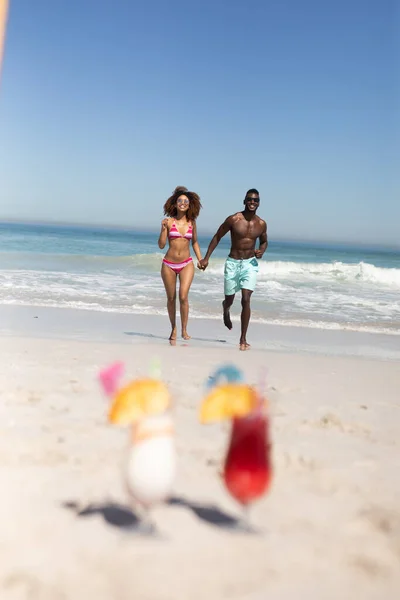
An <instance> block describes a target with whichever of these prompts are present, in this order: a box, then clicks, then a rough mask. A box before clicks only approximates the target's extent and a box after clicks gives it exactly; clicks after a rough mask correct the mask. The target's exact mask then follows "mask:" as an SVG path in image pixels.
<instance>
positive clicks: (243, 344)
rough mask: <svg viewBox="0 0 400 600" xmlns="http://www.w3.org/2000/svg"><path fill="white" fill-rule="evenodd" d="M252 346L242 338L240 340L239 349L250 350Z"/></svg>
mask: <svg viewBox="0 0 400 600" xmlns="http://www.w3.org/2000/svg"><path fill="white" fill-rule="evenodd" d="M250 348H251V346H250V344H248V343H247V342H246V341H242V340H240V342H239V350H250Z"/></svg>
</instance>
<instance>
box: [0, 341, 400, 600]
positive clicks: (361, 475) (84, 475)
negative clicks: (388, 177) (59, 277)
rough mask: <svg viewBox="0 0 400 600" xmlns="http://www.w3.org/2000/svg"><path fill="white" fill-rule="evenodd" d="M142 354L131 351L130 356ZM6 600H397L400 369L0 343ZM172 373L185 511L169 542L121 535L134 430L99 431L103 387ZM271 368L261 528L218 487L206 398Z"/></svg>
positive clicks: (1, 583) (218, 353)
mask: <svg viewBox="0 0 400 600" xmlns="http://www.w3.org/2000/svg"><path fill="white" fill-rule="evenodd" d="M129 342H131V340H129ZM0 343H1V351H2V353H1V356H2V360H1V364H0V392H1V403H0V416H1V418H0V490H1V492H0V518H1V523H0V598H1V600H11V599H12V600H17V599H18V600H20V599H21V600H22V599H24V600H25V599H32V600H87V599H88V598H95V599H96V600H114V599H115V600H132V599H135V600H136V599H137V600H180V599H182V600H206V599H207V600H223V599H225V598H226V599H229V600H264V599H267V598H279V599H284V600H286V599H291V600H299V599H300V598H306V597H307V598H313V599H315V600H317V599H318V600H325V599H326V600H329V599H335V600H336V599H339V598H340V599H341V600H343V599H346V598H352V599H354V598H360V599H363V600H370V599H375V598H376V599H377V600H378V599H379V600H381V599H382V598H393V599H395V598H398V597H400V478H399V472H400V441H399V438H400V363H399V362H395V361H392V362H390V361H386V362H385V361H378V360H370V359H361V358H340V357H324V356H313V355H306V354H303V355H300V354H284V353H273V352H267V351H257V350H252V351H250V352H246V353H240V352H238V351H237V350H236V349H235V348H231V347H222V348H216V347H210V348H204V347H198V346H197V347H196V346H193V345H191V344H189V345H181V344H178V345H177V346H176V347H174V348H171V347H169V346H168V345H167V344H165V343H161V342H160V343H158V344H156V345H152V344H140V343H135V342H132V343H128V344H126V343H125V344H121V343H119V344H113V343H94V342H83V341H74V340H68V339H63V340H58V341H57V340H51V339H43V340H41V339H34V338H26V339H25V338H21V337H3V338H1V342H0ZM154 357H158V358H160V359H161V363H162V369H163V375H164V379H165V381H166V382H167V384H168V385H169V386H170V387H171V390H172V391H173V394H174V397H175V401H176V407H175V414H176V425H177V444H178V449H179V475H178V479H177V481H176V485H175V495H176V497H179V498H181V499H184V500H185V502H184V501H182V502H181V503H175V504H172V505H169V506H160V507H157V508H156V509H154V511H153V519H154V522H155V523H156V526H157V529H158V531H159V534H160V535H159V537H155V538H151V537H144V536H139V535H137V534H135V533H134V532H132V531H131V530H130V529H129V528H128V527H126V526H125V525H126V523H127V522H129V518H130V516H129V513H127V511H126V507H127V497H126V495H125V491H124V488H123V485H122V477H121V464H122V461H123V459H124V451H125V447H126V441H127V431H126V430H124V429H118V428H113V427H111V426H109V425H108V424H107V422H106V411H107V401H106V400H105V398H104V397H103V396H102V394H101V392H100V390H99V387H98V385H97V381H96V376H97V373H98V370H99V369H100V368H101V367H103V366H105V365H107V364H109V363H110V362H112V361H114V360H116V359H122V360H124V361H125V363H126V368H127V372H128V374H129V376H130V377H136V376H138V375H143V374H145V373H146V372H147V371H148V368H149V364H150V361H151V359H152V358H154ZM222 361H223V362H227V361H234V362H235V364H237V365H238V366H240V367H241V368H243V370H244V371H245V374H246V377H247V379H248V381H250V382H255V381H256V380H257V377H258V373H259V369H260V367H261V366H266V367H267V368H268V386H269V389H268V395H269V397H270V400H271V405H272V414H273V430H272V431H273V441H274V459H273V460H274V468H275V475H274V481H273V485H272V488H271V491H270V494H269V495H268V496H267V497H265V498H264V499H262V500H261V501H260V502H258V503H257V504H256V505H255V506H254V508H253V509H252V512H251V519H252V522H253V524H254V526H255V527H257V528H259V529H260V530H261V532H260V533H258V534H257V535H249V534H244V533H240V532H233V531H229V530H228V529H226V528H225V527H224V523H225V521H226V520H228V517H235V516H237V515H238V514H239V509H238V507H237V505H236V504H235V502H234V501H233V500H232V499H231V498H230V497H229V495H228V494H227V492H226V491H225V489H224V487H223V484H222V482H221V479H220V477H219V470H220V466H221V460H222V459H223V455H224V451H225V444H226V440H227V425H226V424H224V425H215V426H202V425H200V424H199V423H198V420H197V408H198V404H199V401H200V399H201V394H202V390H203V386H204V382H205V380H206V378H207V376H208V375H209V374H210V372H211V371H212V370H213V369H214V368H215V366H216V365H218V364H220V363H221V362H222Z"/></svg>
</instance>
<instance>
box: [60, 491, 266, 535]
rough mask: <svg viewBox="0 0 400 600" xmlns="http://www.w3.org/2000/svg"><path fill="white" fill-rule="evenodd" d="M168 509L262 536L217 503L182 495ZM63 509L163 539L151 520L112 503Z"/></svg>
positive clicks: (65, 505)
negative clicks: (196, 500)
mask: <svg viewBox="0 0 400 600" xmlns="http://www.w3.org/2000/svg"><path fill="white" fill-rule="evenodd" d="M166 504H167V505H168V506H179V507H182V508H183V509H187V510H190V511H192V512H193V513H194V514H195V515H196V517H197V518H199V519H200V520H201V521H204V522H206V523H208V524H210V525H213V526H214V527H218V528H220V529H224V530H228V531H234V532H238V533H252V534H254V533H260V532H259V531H258V530H256V529H254V528H253V527H251V526H249V524H248V523H247V522H246V521H244V520H243V519H241V518H237V517H235V516H233V515H230V514H228V513H227V512H225V511H223V510H221V509H220V508H218V506H215V505H214V504H201V503H198V502H193V501H191V500H188V499H187V498H183V497H181V496H172V497H171V498H169V499H168V500H167V502H166ZM62 507H63V508H65V509H67V510H70V511H72V512H73V513H74V514H75V515H76V516H77V517H78V518H85V517H91V516H94V515H100V516H101V517H102V518H103V519H104V521H105V522H106V523H107V524H108V525H112V526H113V527H116V528H118V529H120V530H123V531H126V532H127V533H133V534H136V535H140V536H147V537H160V536H159V534H158V532H157V529H156V527H155V525H154V524H153V523H151V522H149V521H144V520H143V519H141V518H140V517H139V516H138V515H137V514H136V513H134V512H133V511H132V510H131V509H130V508H128V507H127V506H123V505H121V504H117V503H113V502H103V503H97V504H96V503H91V504H88V505H87V506H85V507H81V506H79V504H78V503H77V502H71V501H70V502H64V503H63V504H62Z"/></svg>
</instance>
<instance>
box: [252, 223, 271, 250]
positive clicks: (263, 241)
mask: <svg viewBox="0 0 400 600" xmlns="http://www.w3.org/2000/svg"><path fill="white" fill-rule="evenodd" d="M259 240H260V247H259V248H258V249H257V250H255V251H254V254H255V256H256V258H262V255H263V254H264V252H265V251H266V249H267V248H268V235H267V224H266V223H264V228H263V230H262V232H261V234H260V237H259Z"/></svg>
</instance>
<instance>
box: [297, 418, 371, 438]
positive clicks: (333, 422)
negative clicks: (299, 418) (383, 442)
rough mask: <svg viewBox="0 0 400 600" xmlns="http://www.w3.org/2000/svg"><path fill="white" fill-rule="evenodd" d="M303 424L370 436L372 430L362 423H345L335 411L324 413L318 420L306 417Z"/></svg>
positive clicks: (314, 427) (315, 427)
mask: <svg viewBox="0 0 400 600" xmlns="http://www.w3.org/2000/svg"><path fill="white" fill-rule="evenodd" d="M303 425H306V426H310V427H312V428H313V429H337V430H339V431H342V432H343V433H352V434H355V435H363V436H367V437H369V436H370V434H371V430H370V429H369V427H367V426H366V425H363V424H361V423H345V422H343V421H342V420H341V419H340V417H338V416H337V415H335V414H333V413H327V414H325V415H323V416H322V417H321V418H320V419H318V421H309V420H308V419H305V420H304V421H303Z"/></svg>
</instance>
